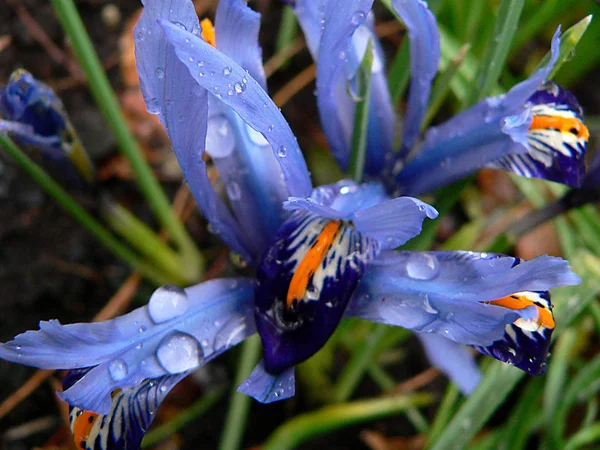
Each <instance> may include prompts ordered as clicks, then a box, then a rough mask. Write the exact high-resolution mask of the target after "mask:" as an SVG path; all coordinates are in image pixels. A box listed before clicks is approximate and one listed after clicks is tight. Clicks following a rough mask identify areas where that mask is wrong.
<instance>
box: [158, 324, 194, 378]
mask: <svg viewBox="0 0 600 450" xmlns="http://www.w3.org/2000/svg"><path fill="white" fill-rule="evenodd" d="M156 357H157V359H158V362H159V363H160V365H161V366H162V367H163V368H164V369H165V370H166V371H167V372H169V373H181V372H185V371H187V370H190V369H194V368H196V367H198V366H199V365H200V364H202V360H203V359H204V352H203V351H202V347H200V345H199V344H198V341H197V340H196V339H195V338H194V337H193V336H190V335H189V334H185V333H179V332H176V333H174V334H172V335H171V336H167V337H166V338H165V339H163V341H162V342H161V343H160V346H159V347H158V350H157V351H156Z"/></svg>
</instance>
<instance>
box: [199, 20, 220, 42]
mask: <svg viewBox="0 0 600 450" xmlns="http://www.w3.org/2000/svg"><path fill="white" fill-rule="evenodd" d="M200 26H201V27H202V39H204V41H205V42H207V43H209V44H210V45H212V46H213V47H216V46H217V41H216V39H215V27H214V26H213V24H212V22H211V21H210V19H203V20H202V22H200Z"/></svg>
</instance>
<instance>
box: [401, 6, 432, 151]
mask: <svg viewBox="0 0 600 450" xmlns="http://www.w3.org/2000/svg"><path fill="white" fill-rule="evenodd" d="M392 6H393V7H394V9H395V10H396V12H397V13H398V15H399V16H400V17H401V18H402V21H403V22H404V25H406V28H407V29H408V37H409V39H410V74H411V81H410V90H409V93H408V105H407V107H406V115H405V117H404V131H403V132H402V149H401V151H400V155H401V157H404V156H406V155H407V154H408V152H409V151H410V150H411V149H412V146H413V145H414V144H415V142H416V140H417V138H418V137H419V129H420V127H421V122H422V121H423V117H424V116H425V110H426V108H427V103H428V102H429V94H430V92H431V82H432V81H433V78H434V77H435V75H436V73H437V70H438V66H439V63H440V33H439V31H438V28H437V23H436V21H435V16H434V15H433V14H432V13H431V11H429V8H427V3H425V2H424V1H422V0H392Z"/></svg>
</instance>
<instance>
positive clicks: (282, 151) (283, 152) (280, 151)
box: [277, 145, 287, 158]
mask: <svg viewBox="0 0 600 450" xmlns="http://www.w3.org/2000/svg"><path fill="white" fill-rule="evenodd" d="M277 155H278V156H279V157H280V158H285V157H286V156H287V148H285V145H281V146H280V147H279V149H278V150H277Z"/></svg>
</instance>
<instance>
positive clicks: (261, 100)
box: [159, 20, 312, 197]
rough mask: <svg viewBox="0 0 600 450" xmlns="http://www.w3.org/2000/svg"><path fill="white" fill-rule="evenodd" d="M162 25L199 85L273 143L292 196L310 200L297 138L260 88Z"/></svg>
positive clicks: (188, 36) (206, 48)
mask: <svg viewBox="0 0 600 450" xmlns="http://www.w3.org/2000/svg"><path fill="white" fill-rule="evenodd" d="M159 23H160V24H161V26H162V27H163V30H164V32H165V34H166V36H167V39H168V41H169V42H170V44H171V45H172V46H173V48H174V49H175V53H176V54H177V56H178V57H179V59H180V61H181V62H182V63H183V64H185V65H186V67H187V68H188V70H189V73H190V74H191V76H192V77H193V78H194V80H196V82H197V84H199V85H200V86H202V87H203V88H204V89H206V90H208V91H209V92H210V93H211V94H213V95H214V96H215V97H217V98H218V99H219V100H221V101H222V102H223V103H224V104H225V105H227V106H229V107H231V108H232V109H233V110H234V111H235V112H236V113H238V114H239V115H240V117H241V118H242V119H243V120H244V121H245V122H246V123H247V124H248V125H250V126H251V127H252V128H253V129H255V130H257V131H258V132H260V133H261V134H262V135H263V136H264V138H265V139H266V140H267V141H268V142H269V144H270V145H271V148H272V150H273V154H274V155H275V158H276V159H277V161H278V162H279V164H280V166H281V169H282V171H283V174H284V176H285V179H286V181H287V184H288V188H289V192H290V195H293V196H299V197H306V196H308V195H309V194H310V192H311V190H312V186H311V182H310V176H309V174H308V170H307V168H306V163H305V161H304V158H303V157H302V153H301V151H300V148H299V147H298V143H297V141H296V137H295V136H294V134H293V133H292V130H291V129H290V127H289V125H288V123H287V122H286V121H285V119H284V118H283V116H282V115H281V113H280V112H279V109H278V108H277V106H275V104H274V103H273V101H272V100H271V99H270V98H269V96H268V95H267V93H266V92H265V91H264V90H263V88H262V87H261V86H260V84H259V83H257V82H256V80H254V78H252V77H251V76H250V74H249V73H248V72H246V71H245V70H244V69H243V68H241V67H240V66H239V65H238V64H237V63H236V62H234V61H233V60H232V59H230V58H228V57H227V56H226V55H224V54H222V53H221V52H219V51H218V50H216V49H214V48H213V47H211V46H210V45H209V44H207V43H206V42H204V41H203V40H202V39H200V38H199V37H197V36H195V35H193V34H192V33H189V32H188V31H187V30H184V29H182V28H180V27H178V26H177V25H174V24H172V23H170V22H167V21H164V20H160V21H159ZM229 69H231V70H229ZM224 72H225V73H229V75H226V74H225V73H224Z"/></svg>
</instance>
